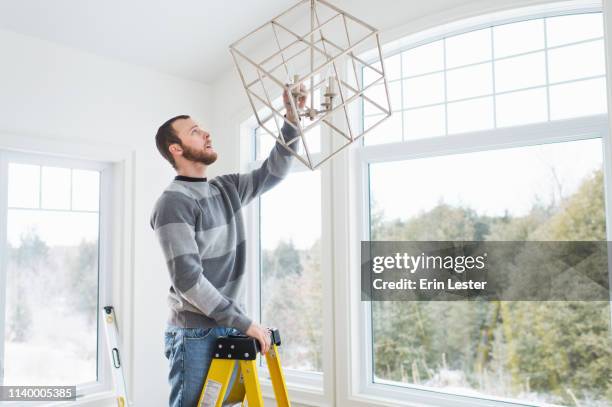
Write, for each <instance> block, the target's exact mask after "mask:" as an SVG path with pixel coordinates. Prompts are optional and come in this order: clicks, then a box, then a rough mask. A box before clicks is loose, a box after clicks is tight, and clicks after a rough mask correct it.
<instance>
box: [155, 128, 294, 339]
mask: <svg viewBox="0 0 612 407" xmlns="http://www.w3.org/2000/svg"><path fill="white" fill-rule="evenodd" d="M282 134H283V137H284V140H285V141H289V140H291V139H293V138H294V137H296V136H297V134H296V131H295V129H293V127H291V126H289V125H288V124H286V123H285V125H284V126H283V128H282ZM298 144H299V142H295V143H293V144H292V150H295V148H297V147H293V146H297V145H298ZM291 162H292V156H291V153H290V152H289V151H287V150H286V149H285V147H283V146H282V145H281V144H280V143H276V144H275V145H274V148H272V151H271V152H270V156H269V157H268V158H267V159H266V160H265V161H264V163H263V164H262V165H261V167H260V168H258V169H256V170H254V171H252V172H250V173H245V174H227V175H221V176H218V177H215V178H213V179H211V180H210V181H207V180H206V178H195V179H189V178H187V177H177V178H175V180H174V181H172V183H170V185H169V186H168V187H167V188H166V189H165V190H164V192H163V193H162V195H161V197H160V198H159V199H158V200H157V202H156V204H155V207H154V209H153V213H152V214H151V227H152V228H153V229H154V230H155V234H156V235H157V239H158V240H159V243H160V245H161V248H162V250H163V253H164V257H165V260H166V266H167V268H168V271H169V273H170V280H171V283H172V285H171V287H170V292H169V294H168V305H169V306H170V316H169V318H168V324H170V325H174V326H179V327H184V328H212V327H216V326H223V327H232V328H236V329H239V330H240V331H242V332H246V331H247V329H248V328H249V326H250V325H251V319H250V318H249V317H248V316H247V315H246V314H245V312H244V303H243V302H242V300H243V297H244V287H243V282H244V275H245V260H246V240H245V231H244V223H243V219H242V211H241V208H242V207H243V206H245V205H246V204H248V203H249V202H250V201H251V200H252V199H254V198H256V197H257V196H259V195H260V194H262V193H264V192H266V191H267V190H269V189H270V188H272V187H273V186H275V185H276V184H278V183H279V182H280V181H281V180H282V179H283V178H284V177H285V176H286V175H287V173H288V171H289V168H290V166H291ZM198 181H199V182H198ZM251 272H254V271H251Z"/></svg>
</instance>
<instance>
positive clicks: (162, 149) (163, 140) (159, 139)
mask: <svg viewBox="0 0 612 407" xmlns="http://www.w3.org/2000/svg"><path fill="white" fill-rule="evenodd" d="M189 118H190V116H188V115H185V114H181V115H179V116H174V117H173V118H172V119H169V120H167V121H166V122H165V123H164V124H162V125H161V126H159V129H158V130H157V134H156V135H155V144H156V145H157V150H158V151H159V153H160V154H161V155H162V157H164V158H165V159H166V160H168V162H169V163H170V164H171V165H172V167H173V168H174V169H177V168H176V162H175V161H174V157H173V156H172V154H170V150H169V149H168V148H169V147H170V145H171V144H178V145H180V146H182V145H183V144H182V143H181V139H180V138H179V137H178V135H177V134H176V132H175V131H174V128H173V127H172V123H174V121H175V120H179V119H189Z"/></svg>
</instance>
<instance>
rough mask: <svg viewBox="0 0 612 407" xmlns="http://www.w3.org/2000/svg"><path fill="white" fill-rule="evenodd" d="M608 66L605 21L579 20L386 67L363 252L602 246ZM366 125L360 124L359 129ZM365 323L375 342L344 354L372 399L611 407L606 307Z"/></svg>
mask: <svg viewBox="0 0 612 407" xmlns="http://www.w3.org/2000/svg"><path fill="white" fill-rule="evenodd" d="M438 38H440V37H438ZM604 56H605V54H604V49H603V23H602V16H601V13H586V14H571V15H550V16H546V17H542V18H532V19H527V20H516V19H515V20H514V21H513V22H511V23H504V24H503V25H493V26H491V25H490V23H489V25H488V26H487V27H486V28H482V29H478V30H475V31H466V30H463V31H462V32H461V33H460V34H458V35H446V36H444V37H443V38H442V39H439V40H436V41H434V42H429V43H422V42H421V43H419V45H418V46H416V47H412V48H406V49H402V50H400V51H399V52H396V53H395V54H394V55H392V56H390V57H387V59H386V60H385V68H386V69H387V71H389V72H390V73H391V74H390V75H389V79H390V80H389V84H390V86H391V87H392V92H391V93H392V96H391V98H392V102H393V100H395V101H396V103H395V104H394V106H393V110H394V114H393V116H392V117H391V118H390V119H389V120H387V124H386V127H385V126H379V127H378V128H377V129H375V130H373V132H372V133H368V134H367V135H366V137H365V138H364V145H363V146H362V147H361V148H360V149H356V150H355V153H354V157H355V159H356V160H357V162H358V167H357V168H358V170H360V172H359V173H360V174H363V177H360V178H359V180H360V182H361V183H362V185H361V186H359V187H357V188H356V191H358V192H359V191H360V192H361V196H358V197H356V198H355V199H356V201H357V202H363V204H362V205H361V209H360V211H359V213H360V214H361V218H360V219H358V222H357V223H358V225H363V226H358V228H359V229H358V230H360V231H361V234H360V235H359V238H360V239H363V240H367V239H372V240H521V241H523V240H606V239H608V237H609V231H607V230H606V198H607V197H609V195H608V194H609V193H610V184H609V182H610V181H609V180H610V174H608V173H605V172H606V171H608V170H609V169H606V168H605V166H604V165H603V162H604V148H603V146H604V139H605V138H607V137H609V134H608V129H607V116H606V113H607V99H606V76H605V64H604ZM576 60H580V61H582V62H584V64H583V63H580V64H576V63H572V61H576ZM364 74H365V73H364ZM394 93H395V94H396V96H395V97H393V94H394ZM398 94H399V95H400V96H397V95H398ZM375 119H376V117H375V116H372V115H368V112H367V110H364V116H363V120H364V125H367V123H368V122H369V121H374V120H375ZM561 119H563V121H561ZM441 139H444V140H443V141H442V140H441ZM391 142H393V143H395V144H393V146H385V145H384V144H387V143H391ZM604 173H605V175H604ZM357 243H358V242H357ZM354 261H355V263H357V264H358V259H354ZM358 311H359V317H360V319H359V320H360V328H361V329H363V330H362V332H369V333H370V334H368V335H366V336H367V338H366V340H361V339H359V338H357V339H356V340H353V341H354V342H355V341H356V342H357V344H358V349H359V352H360V354H362V355H365V358H364V359H361V360H360V361H359V368H361V369H363V371H364V373H363V375H364V376H365V377H363V378H362V383H361V387H360V389H361V392H362V394H363V395H365V396H377V397H386V398H394V399H400V400H406V401H412V402H415V400H420V401H422V402H423V403H426V402H432V397H436V400H442V399H444V400H445V403H447V404H444V405H457V406H476V405H494V404H495V400H498V401H504V400H506V401H507V400H510V401H512V402H515V403H517V402H518V403H521V402H528V403H556V404H563V405H568V404H569V405H574V404H575V405H578V404H580V405H583V404H584V405H607V403H609V401H610V398H609V397H610V394H611V392H612V388H611V387H610V384H609V383H608V381H607V380H601V378H602V377H608V375H609V374H610V373H611V372H609V371H608V366H611V365H612V342H611V339H610V338H611V333H612V332H610V323H611V318H610V304H609V303H595V302H581V303H575V302H574V303H572V302H554V303H553V302H548V303H535V302H485V303H476V302H452V303H448V302H433V301H432V302H371V303H367V304H361V305H360V308H359V309H358Z"/></svg>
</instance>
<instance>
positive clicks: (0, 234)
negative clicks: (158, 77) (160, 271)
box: [0, 147, 116, 406]
mask: <svg viewBox="0 0 612 407" xmlns="http://www.w3.org/2000/svg"><path fill="white" fill-rule="evenodd" d="M9 163H19V164H33V165H39V166H51V167H61V168H73V169H82V170H94V171H99V173H100V200H99V207H98V214H99V215H98V216H99V231H98V308H97V309H96V318H97V355H96V359H97V361H96V366H97V372H96V375H97V378H98V380H96V381H91V382H85V383H80V384H77V385H76V399H77V402H78V401H79V400H80V399H91V400H93V399H95V398H99V396H100V395H103V394H106V393H108V392H110V391H112V388H113V382H112V377H111V370H110V362H109V357H108V354H107V351H106V349H107V344H106V338H105V334H104V329H105V326H104V323H103V320H102V319H101V318H100V310H101V307H103V306H104V304H112V303H113V275H112V268H113V263H114V259H113V251H114V250H115V248H114V244H113V243H112V242H113V239H112V233H113V213H114V203H113V200H114V196H113V195H114V193H115V191H114V188H113V182H114V180H115V177H116V174H115V169H114V168H113V165H112V163H110V162H106V161H102V160H96V161H90V160H84V159H79V158H73V157H60V156H58V155H54V154H52V153H29V152H28V153H25V152H20V151H13V150H11V149H4V148H2V147H0V173H3V174H8V166H9ZM7 221H8V177H1V181H0V247H6V245H7V226H8V225H7ZM5 252H6V251H4V250H3V251H1V252H0V309H6V277H7V276H6V271H7V266H8V264H7V262H8V259H7V257H6V256H4V255H2V253H5ZM5 317H6V316H5V313H4V312H3V313H0V337H1V338H4V330H5V322H6V321H5ZM4 347H5V344H4V340H2V343H0V383H3V382H4ZM6 403H7V405H9V406H10V405H18V404H19V402H6ZM31 403H32V405H33V406H39V405H40V406H43V405H49V404H50V403H49V402H31ZM73 403H74V402H73Z"/></svg>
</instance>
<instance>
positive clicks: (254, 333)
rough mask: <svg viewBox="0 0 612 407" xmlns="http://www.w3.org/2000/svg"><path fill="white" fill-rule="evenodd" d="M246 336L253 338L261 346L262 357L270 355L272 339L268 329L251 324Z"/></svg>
mask: <svg viewBox="0 0 612 407" xmlns="http://www.w3.org/2000/svg"><path fill="white" fill-rule="evenodd" d="M246 334H247V335H248V336H250V337H251V338H255V339H257V341H258V342H259V346H260V347H261V354H262V355H265V354H266V353H268V351H269V350H270V347H271V346H272V338H270V331H269V330H268V328H264V327H263V326H261V325H259V324H256V323H255V322H253V323H251V326H250V327H249V329H247V331H246Z"/></svg>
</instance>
